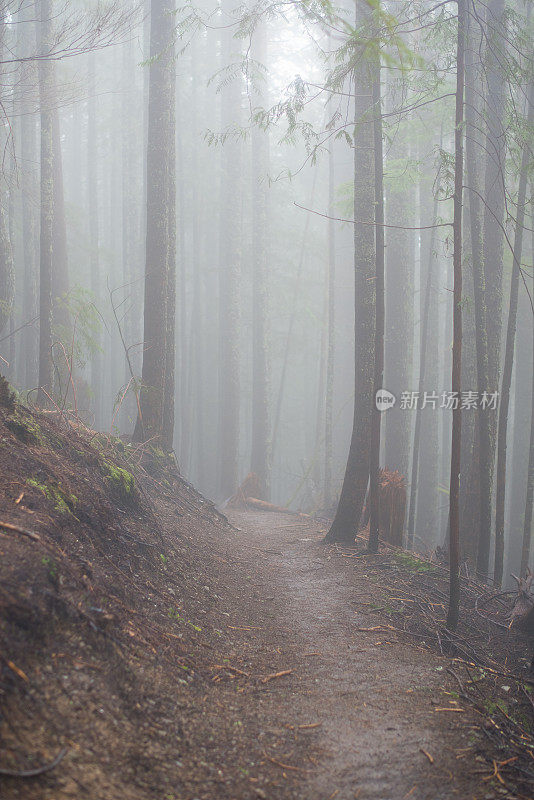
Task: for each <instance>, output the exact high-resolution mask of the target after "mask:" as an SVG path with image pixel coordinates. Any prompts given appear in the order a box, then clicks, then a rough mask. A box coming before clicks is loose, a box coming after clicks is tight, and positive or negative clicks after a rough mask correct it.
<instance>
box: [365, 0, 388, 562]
mask: <svg viewBox="0 0 534 800" xmlns="http://www.w3.org/2000/svg"><path fill="white" fill-rule="evenodd" d="M379 9H380V6H378V10H379ZM374 67H375V76H374V82H373V102H374V158H375V223H376V227H375V246H376V319H375V342H374V350H375V365H374V387H373V395H374V397H373V406H372V410H371V455H370V460H369V505H370V520H369V552H370V553H378V543H379V535H380V438H381V437H380V434H381V425H382V411H381V410H379V408H378V406H377V393H378V392H379V391H380V390H381V389H382V388H383V383H384V329H385V302H384V301H385V297H384V278H385V275H384V272H385V269H384V268H385V264H384V262H385V250H384V154H383V142H382V91H381V86H380V60H379V59H377V60H376V64H375V65H374Z"/></svg>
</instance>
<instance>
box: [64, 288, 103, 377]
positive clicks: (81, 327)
mask: <svg viewBox="0 0 534 800" xmlns="http://www.w3.org/2000/svg"><path fill="white" fill-rule="evenodd" d="M56 303H57V307H58V308H60V309H61V308H62V309H64V310H65V311H66V312H68V316H69V318H70V319H71V320H72V323H71V325H70V326H68V327H67V326H65V325H56V326H55V327H54V335H55V336H56V338H57V339H58V340H59V341H60V342H62V344H63V346H64V347H65V350H66V351H67V353H68V355H69V357H70V355H71V351H72V357H73V359H74V362H75V363H76V364H77V366H79V367H80V368H81V367H84V366H85V365H86V363H87V361H88V360H89V358H90V357H91V356H92V355H93V354H94V353H95V352H97V351H101V349H102V348H101V347H100V345H99V343H98V340H99V335H100V331H101V328H102V317H101V315H100V312H99V311H98V309H97V307H96V305H95V302H94V299H93V296H92V294H91V292H89V291H87V289H83V288H81V287H80V286H75V287H74V288H73V289H71V290H70V291H69V292H68V293H67V294H65V295H62V297H59V298H57V301H56Z"/></svg>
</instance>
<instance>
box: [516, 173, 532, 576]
mask: <svg viewBox="0 0 534 800" xmlns="http://www.w3.org/2000/svg"><path fill="white" fill-rule="evenodd" d="M532 189H534V184H532V183H531V191H532ZM531 219H533V220H534V217H531ZM533 227H534V226H533ZM532 255H533V258H534V233H533V235H532ZM533 287H534V278H533V280H532V282H531V284H530V288H531V292H532V288H533ZM531 296H532V295H531ZM529 316H530V321H531V325H532V395H531V406H530V446H529V455H528V477H527V492H526V499H525V519H524V523H523V543H522V547H521V567H520V573H519V574H520V575H521V576H523V575H524V574H525V572H526V569H527V567H528V566H529V562H530V549H531V544H532V512H533V506H534V317H532V315H530V314H529Z"/></svg>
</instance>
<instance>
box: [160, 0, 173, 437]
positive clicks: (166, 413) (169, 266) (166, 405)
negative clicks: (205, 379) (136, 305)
mask: <svg viewBox="0 0 534 800" xmlns="http://www.w3.org/2000/svg"><path fill="white" fill-rule="evenodd" d="M171 8H172V6H171ZM173 13H174V12H172V13H171V15H170V20H171V21H170V25H171V29H172V28H173V25H174V17H173ZM171 37H172V43H171V44H170V45H169V50H170V53H169V61H170V63H169V67H168V70H169V89H168V92H169V101H168V104H169V108H168V115H169V120H168V124H169V129H168V133H167V137H168V149H169V152H168V154H167V158H168V166H167V171H168V172H167V262H166V270H167V292H166V297H165V308H166V326H165V337H166V341H165V385H164V396H163V420H162V443H163V447H164V448H165V449H166V450H167V451H168V452H171V451H172V450H174V419H175V411H174V404H175V365H176V63H175V59H176V45H175V41H174V33H172V32H171Z"/></svg>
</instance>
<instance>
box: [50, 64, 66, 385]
mask: <svg viewBox="0 0 534 800" xmlns="http://www.w3.org/2000/svg"><path fill="white" fill-rule="evenodd" d="M54 72H55V71H54ZM52 89H53V97H52V98H51V100H50V103H51V105H52V109H51V111H52V158H53V170H54V226H53V242H52V252H53V270H52V319H53V323H54V326H55V327H56V328H57V330H56V331H55V333H56V334H60V338H61V339H62V341H63V344H64V345H65V347H66V348H68V347H69V346H70V313H69V308H68V305H67V302H66V301H67V295H68V292H69V258H68V251H67V220H66V217H65V192H64V186H63V155H62V152H61V132H60V123H59V110H58V108H57V92H56V85H55V74H54V80H53V84H52ZM65 370H66V366H65V368H63V365H62V368H61V370H60V371H61V373H62V381H64V379H65V375H64V373H65ZM63 389H65V387H64V386H63Z"/></svg>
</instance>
